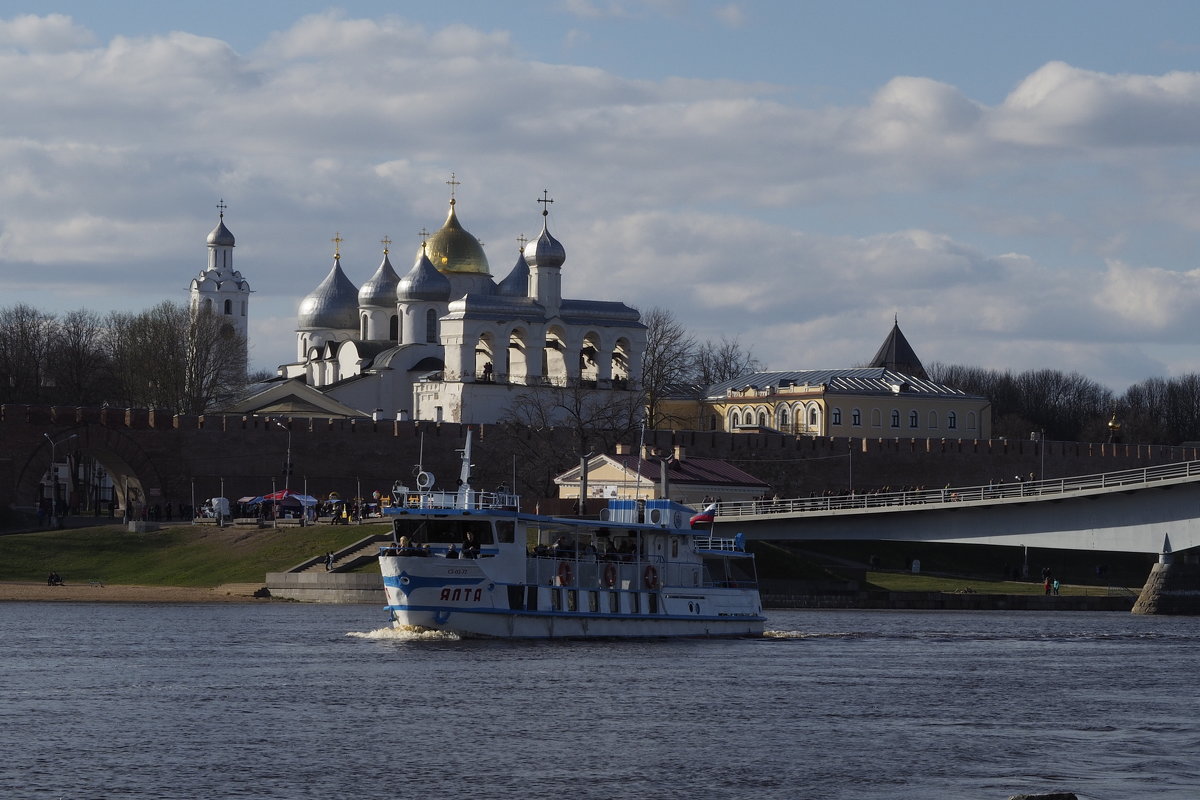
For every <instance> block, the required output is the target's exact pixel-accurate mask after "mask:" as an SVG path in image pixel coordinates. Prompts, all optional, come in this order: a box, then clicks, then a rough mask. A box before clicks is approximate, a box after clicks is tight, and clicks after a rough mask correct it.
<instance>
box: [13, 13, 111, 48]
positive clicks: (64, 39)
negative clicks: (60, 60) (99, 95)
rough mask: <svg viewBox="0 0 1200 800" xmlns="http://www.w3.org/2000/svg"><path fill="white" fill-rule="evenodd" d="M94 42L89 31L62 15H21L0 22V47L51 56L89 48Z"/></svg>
mask: <svg viewBox="0 0 1200 800" xmlns="http://www.w3.org/2000/svg"><path fill="white" fill-rule="evenodd" d="M94 41H95V40H94V37H93V36H92V34H91V32H90V31H88V30H87V29H85V28H82V27H80V26H78V25H76V24H75V22H74V21H73V20H72V19H71V18H70V17H68V16H66V15H65V14H47V15H46V16H44V17H39V16H36V15H34V14H23V15H21V16H18V17H13V18H12V19H9V20H0V48H14V49H18V50H24V51H26V52H28V53H37V54H40V53H50V54H53V53H61V52H65V51H68V50H74V49H77V48H83V47H88V46H90V45H91V44H92V43H93V42H94Z"/></svg>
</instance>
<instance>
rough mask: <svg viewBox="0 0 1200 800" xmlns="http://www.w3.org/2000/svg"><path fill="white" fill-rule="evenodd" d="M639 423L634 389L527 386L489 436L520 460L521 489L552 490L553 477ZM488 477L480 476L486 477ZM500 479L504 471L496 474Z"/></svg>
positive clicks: (546, 493)
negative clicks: (499, 441)
mask: <svg viewBox="0 0 1200 800" xmlns="http://www.w3.org/2000/svg"><path fill="white" fill-rule="evenodd" d="M640 424H641V398H640V396H639V394H638V393H637V392H634V391H621V390H605V389H593V388H590V387H589V386H587V385H585V384H583V383H581V382H579V381H573V382H571V383H570V384H567V385H565V386H531V387H529V388H528V389H527V390H526V391H524V392H522V393H521V395H519V396H518V397H517V398H516V402H514V403H513V404H512V406H511V407H510V408H509V411H508V412H507V413H506V415H505V417H504V419H503V420H502V425H501V427H500V429H499V430H497V431H495V432H494V433H493V434H492V436H499V437H502V438H503V439H504V440H505V442H506V443H507V446H508V449H510V450H511V451H512V452H514V453H516V454H517V456H518V461H519V463H520V464H521V465H522V466H521V467H520V470H519V472H518V479H519V480H520V481H521V483H522V484H523V485H522V486H520V487H517V488H518V489H519V490H520V491H522V492H524V493H526V494H531V496H534V497H553V496H554V495H555V494H556V491H555V487H554V477H555V476H556V475H558V474H559V473H561V472H563V471H564V470H566V469H568V468H570V467H571V466H573V465H575V464H578V463H579V459H580V458H581V457H583V456H587V455H589V454H593V453H594V454H599V453H606V452H609V453H610V452H613V450H614V449H615V445H616V443H617V442H619V441H622V439H627V438H629V437H630V436H631V435H632V431H634V430H636V429H637V428H638V426H639V425H640ZM492 477H493V476H485V479H491V478H492ZM499 478H500V479H503V475H501V476H499Z"/></svg>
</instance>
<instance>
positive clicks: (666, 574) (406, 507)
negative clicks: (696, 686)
mask: <svg viewBox="0 0 1200 800" xmlns="http://www.w3.org/2000/svg"><path fill="white" fill-rule="evenodd" d="M470 448H471V439H470V432H468V434H467V445H466V449H465V450H464V451H463V467H462V473H461V475H460V480H459V488H458V490H457V491H454V492H443V491H437V490H436V489H434V488H433V485H434V479H433V476H431V475H429V473H426V472H419V473H418V476H417V488H416V489H415V490H412V491H409V490H407V489H406V488H405V487H400V486H398V487H396V491H395V492H394V496H398V498H402V499H403V502H400V503H397V504H395V505H393V507H391V508H387V509H385V510H384V513H385V514H386V515H388V516H390V517H391V518H392V526H393V543H392V544H391V545H389V546H387V547H384V548H382V549H381V551H380V555H379V566H380V570H381V571H382V573H383V585H384V592H385V593H386V596H387V610H388V612H389V613H390V616H391V619H392V624H393V626H394V627H396V628H406V629H411V630H414V631H424V630H430V631H449V632H453V633H456V634H459V635H461V636H468V637H471V636H480V637H501V638H570V637H576V638H578V637H656V636H754V635H761V634H762V632H763V624H764V621H765V620H764V617H763V614H762V601H761V600H760V599H759V594H758V582H757V577H756V574H755V569H754V556H753V555H752V554H751V553H749V552H747V550H746V548H745V543H744V537H742V536H741V535H740V534H739V535H737V536H734V537H731V538H719V537H715V536H713V535H712V533H711V532H710V531H702V530H692V529H691V527H690V524H689V523H690V520H691V518H692V516H693V515H694V514H695V512H694V511H693V510H692V509H691V508H688V507H687V506H684V505H680V504H678V503H674V502H672V501H670V500H610V501H609V502H608V507H607V508H605V509H603V511H602V512H601V514H600V516H599V519H582V518H569V517H550V516H542V515H538V514H527V513H521V512H520V511H519V507H520V503H519V498H518V497H517V496H515V495H513V494H509V493H507V492H505V491H498V492H477V491H473V490H472V489H471V486H470V474H469V473H470Z"/></svg>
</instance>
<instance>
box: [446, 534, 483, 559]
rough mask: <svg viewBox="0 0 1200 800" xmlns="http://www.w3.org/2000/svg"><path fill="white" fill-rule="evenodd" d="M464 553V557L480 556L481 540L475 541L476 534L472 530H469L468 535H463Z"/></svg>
mask: <svg viewBox="0 0 1200 800" xmlns="http://www.w3.org/2000/svg"><path fill="white" fill-rule="evenodd" d="M451 547H453V545H451ZM462 554H463V558H479V542H477V541H475V534H473V533H471V532H470V531H467V535H466V536H465V537H463V549H462Z"/></svg>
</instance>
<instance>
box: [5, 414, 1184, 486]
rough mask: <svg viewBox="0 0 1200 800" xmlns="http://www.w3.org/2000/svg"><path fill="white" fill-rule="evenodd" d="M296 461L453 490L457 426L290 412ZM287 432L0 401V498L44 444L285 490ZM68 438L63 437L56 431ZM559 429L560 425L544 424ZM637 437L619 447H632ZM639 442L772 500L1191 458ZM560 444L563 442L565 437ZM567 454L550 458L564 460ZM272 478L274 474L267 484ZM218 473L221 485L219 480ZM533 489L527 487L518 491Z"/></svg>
mask: <svg viewBox="0 0 1200 800" xmlns="http://www.w3.org/2000/svg"><path fill="white" fill-rule="evenodd" d="M284 421H285V423H286V424H287V425H288V430H290V431H291V448H292V463H293V465H294V471H293V474H292V477H291V479H290V487H291V488H292V489H295V490H297V491H303V490H305V489H306V488H307V491H308V492H309V493H310V494H313V495H318V496H324V495H327V494H328V493H329V492H330V491H337V492H339V493H341V495H342V496H343V497H352V496H354V495H355V494H356V493H357V491H358V489H359V486H360V485H361V489H362V492H363V494H364V495H369V494H370V493H371V492H373V491H376V490H378V491H387V490H389V489H390V487H391V485H392V482H393V481H397V480H399V481H403V482H406V483H408V484H409V485H412V484H413V482H414V478H413V474H414V465H416V464H417V463H418V462H420V463H421V464H422V465H423V466H424V468H425V469H426V470H427V471H431V472H434V473H435V474H436V475H437V477H438V486H439V488H453V487H454V485H455V480H456V478H457V476H458V470H459V462H458V458H459V456H458V453H456V452H455V450H456V449H458V448H461V447H462V446H463V442H464V441H465V435H466V426H463V425H458V424H449V423H443V424H437V423H432V422H398V421H391V420H388V421H379V422H376V421H372V420H370V419H352V420H348V419H326V418H313V419H309V418H294V419H290V420H287V419H285V420H284ZM475 428H476V430H477V431H478V433H477V435H476V438H475V451H474V458H473V461H474V462H475V464H476V468H475V470H474V475H475V478H474V483H475V485H476V487H477V488H491V487H494V486H495V485H497V484H499V483H502V482H506V480H507V478H508V476H509V475H510V474H511V470H512V463H513V458H512V453H511V452H510V451H509V450H508V449H507V445H505V444H503V443H504V442H506V441H511V438H509V439H506V438H505V437H498V436H494V435H489V434H490V433H494V432H495V428H494V427H492V426H475ZM288 430H285V429H282V428H280V427H278V426H277V425H275V424H273V423H271V422H270V421H268V420H266V419H263V418H259V417H256V416H222V415H206V416H185V415H171V414H167V413H163V412H160V411H154V410H145V409H113V408H74V407H49V406H23V405H5V406H0V502H2V503H4V504H6V505H7V504H16V505H21V506H29V505H32V504H33V502H35V499H36V497H38V496H39V495H38V492H39V483H38V482H39V480H40V479H41V477H42V475H43V474H44V472H45V470H46V468H47V465H48V464H49V463H50V444H49V442H48V441H47V439H46V436H47V435H49V436H50V437H52V438H53V439H54V440H55V441H56V442H60V444H58V445H57V450H56V454H57V456H58V458H59V460H60V461H61V460H63V458H64V457H65V456H66V454H67V453H68V452H78V453H80V454H83V455H88V456H92V457H94V458H96V459H98V460H99V461H100V463H101V464H103V465H104V467H105V469H106V471H108V472H110V473H111V474H113V475H115V476H118V477H121V478H122V479H123V477H124V476H132V477H133V478H135V479H136V480H137V482H139V483H140V484H141V485H142V486H143V487H144V489H145V492H146V494H147V501H148V502H151V503H154V502H168V501H169V502H173V503H176V504H179V503H190V500H191V497H192V490H193V487H194V489H195V497H196V499H197V502H201V501H202V500H203V499H204V498H208V497H214V496H217V495H218V494H220V492H221V487H222V485H223V486H224V493H225V496H227V497H230V498H233V499H235V500H236V499H237V498H238V497H241V496H243V495H257V494H263V493H265V492H269V491H271V490H272V488H280V489H281V488H283V484H284V480H283V477H282V468H283V463H284V461H285V459H286V453H287V447H288ZM71 435H74V436H75V438H74V439H67V437H70V436H71ZM553 435H555V436H561V437H563V439H564V440H567V439H568V437H569V436H570V432H569V431H566V430H565V429H564V430H562V431H556V432H554V433H553ZM637 438H638V436H637V434H635V435H634V437H632V438H631V440H630V441H629V442H627V443H628V444H630V445H633V446H636V445H637V444H638V442H637V441H636V439H637ZM644 444H645V445H646V446H648V447H650V448H655V449H658V450H659V451H662V452H671V451H673V450H674V448H676V447H682V448H683V449H684V453H685V457H686V456H687V455H691V456H697V457H699V456H704V457H712V458H721V459H725V460H728V461H731V462H733V463H735V464H737V465H738V466H740V467H742V468H743V469H745V470H746V471H747V472H750V473H751V474H753V475H756V476H758V477H759V478H761V479H763V480H764V481H766V482H768V483H769V484H771V485H772V487H773V490H774V491H775V492H777V493H778V494H779V495H780V496H781V497H795V496H803V495H809V494H814V493H815V494H820V493H823V492H826V491H830V492H843V491H845V490H846V489H847V487H848V486H849V483H850V480H851V478H852V479H853V485H854V488H855V489H856V490H859V491H869V490H873V489H877V488H882V487H885V486H888V487H892V488H901V487H906V486H924V487H927V488H933V487H939V486H944V485H946V484H951V485H954V486H964V485H978V484H987V483H989V482H992V481H1000V480H1003V481H1005V482H1011V481H1012V480H1014V478H1015V476H1018V475H1019V476H1022V477H1025V478H1027V477H1028V476H1029V475H1030V473H1033V474H1035V475H1036V476H1037V477H1039V478H1042V477H1045V478H1055V477H1064V476H1073V475H1086V474H1092V473H1098V472H1111V471H1115V470H1121V469H1130V468H1135V467H1141V466H1151V465H1157V464H1166V463H1171V462H1176V461H1186V460H1194V459H1197V458H1200V450H1198V449H1197V448H1182V447H1165V446H1149V445H1126V444H1086V443H1075V442H1047V443H1046V446H1045V449H1044V451H1043V449H1042V446H1041V443H1039V442H1035V441H1027V440H1020V441H1016V440H1007V441H1005V440H965V439H953V440H951V439H857V438H846V437H841V438H807V437H805V438H797V437H795V436H789V435H784V434H766V433H759V434H729V433H717V432H691V431H682V432H679V431H647V432H646V433H645V438H644ZM565 449H566V450H567V451H568V452H569V450H570V448H569V447H568V448H565ZM575 463H577V462H576V461H573V460H572V461H570V462H569V463H564V464H561V465H559V468H560V470H565V469H568V468H569V467H571V466H574V464H575ZM272 477H274V479H275V480H274V485H272ZM222 481H223V483H222ZM528 499H532V498H528Z"/></svg>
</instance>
